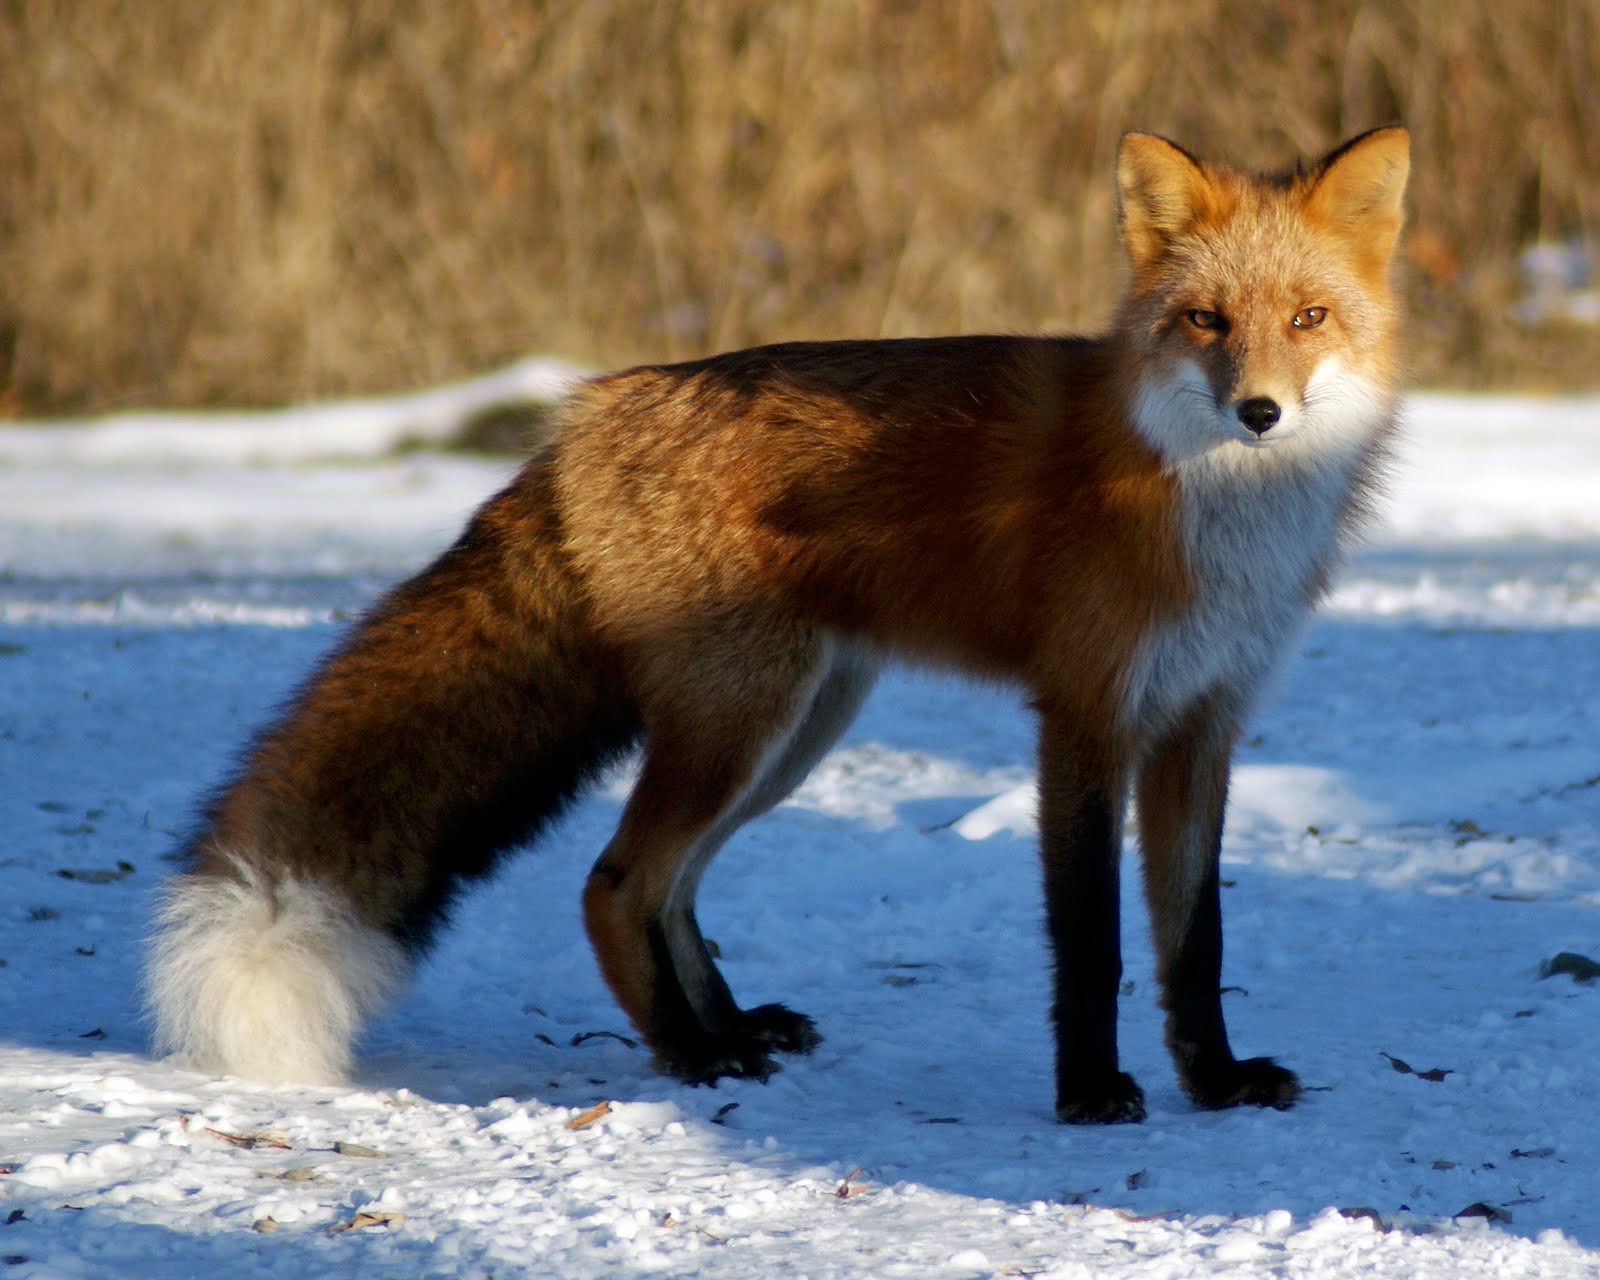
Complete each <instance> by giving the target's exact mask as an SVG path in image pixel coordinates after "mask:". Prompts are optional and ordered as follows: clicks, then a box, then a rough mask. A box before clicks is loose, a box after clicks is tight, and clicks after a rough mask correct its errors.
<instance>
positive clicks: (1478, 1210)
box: [1450, 1200, 1511, 1222]
mask: <svg viewBox="0 0 1600 1280" xmlns="http://www.w3.org/2000/svg"><path fill="white" fill-rule="evenodd" d="M1450 1216H1451V1217H1453V1218H1486V1219H1488V1221H1490V1222H1510V1221H1511V1210H1510V1209H1502V1208H1501V1207H1500V1206H1499V1205H1497V1204H1489V1203H1488V1202H1487V1201H1484V1200H1479V1201H1477V1202H1475V1203H1473V1204H1469V1205H1468V1206H1467V1207H1466V1208H1465V1209H1463V1210H1461V1211H1460V1212H1459V1213H1454V1214H1451V1215H1450Z"/></svg>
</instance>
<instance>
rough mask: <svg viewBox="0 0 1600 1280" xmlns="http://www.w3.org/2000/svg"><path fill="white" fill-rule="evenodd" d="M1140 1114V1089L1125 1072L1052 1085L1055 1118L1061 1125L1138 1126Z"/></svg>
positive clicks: (1141, 1097)
mask: <svg viewBox="0 0 1600 1280" xmlns="http://www.w3.org/2000/svg"><path fill="white" fill-rule="evenodd" d="M1144 1115H1145V1111H1144V1090H1142V1089H1141V1088H1139V1086H1138V1084H1136V1083H1135V1082H1134V1079H1133V1077H1132V1076H1130V1075H1127V1074H1126V1073H1125V1072H1121V1071H1112V1072H1108V1073H1106V1074H1104V1075H1096V1076H1086V1077H1082V1078H1078V1079H1073V1080H1070V1081H1065V1082H1062V1083H1060V1084H1058V1085H1057V1086H1056V1119H1057V1120H1060V1121H1061V1122H1062V1123H1063V1124H1138V1123H1139V1122H1140V1121H1141V1120H1143V1119H1144Z"/></svg>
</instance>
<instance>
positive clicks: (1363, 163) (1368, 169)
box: [1305, 125, 1411, 275]
mask: <svg viewBox="0 0 1600 1280" xmlns="http://www.w3.org/2000/svg"><path fill="white" fill-rule="evenodd" d="M1410 172H1411V135H1410V134H1408V133H1407V132H1406V131H1405V130H1404V129H1402V128H1400V127H1399V126H1398V125H1390V126H1388V127H1386V128H1383V129H1374V130H1372V131H1371V132H1370V133H1363V134H1361V135H1360V136H1359V137H1355V138H1352V139H1350V141H1349V142H1347V143H1345V144H1344V145H1343V146H1342V147H1339V148H1338V149H1337V150H1335V151H1332V152H1330V153H1329V154H1328V155H1327V156H1325V157H1324V158H1323V160H1322V161H1321V163H1319V164H1318V165H1317V167H1316V168H1315V169H1313V170H1312V173H1311V185H1310V189H1309V191H1308V192H1307V194H1306V205H1305V207H1306V212H1307V214H1308V215H1309V216H1311V217H1313V218H1316V219H1317V220H1319V221H1320V222H1322V223H1323V224H1324V225H1326V226H1327V227H1328V229H1329V230H1331V231H1333V232H1335V233H1336V234H1338V235H1340V236H1341V237H1342V238H1343V239H1344V240H1345V241H1346V242H1347V243H1348V244H1349V245H1350V247H1351V249H1352V250H1353V251H1354V252H1355V254H1356V256H1357V258H1358V260H1359V261H1360V263H1361V266H1362V267H1363V268H1364V269H1365V270H1366V271H1367V272H1369V273H1370V274H1373V275H1382V274H1383V272H1384V270H1385V269H1386V268H1387V267H1388V265H1389V259H1390V257H1391V256H1392V255H1393V254H1394V246H1395V241H1396V240H1397V239H1399V237H1400V228H1401V226H1402V224H1403V223H1404V222H1405V195H1406V178H1407V176H1408V175H1409V174H1410Z"/></svg>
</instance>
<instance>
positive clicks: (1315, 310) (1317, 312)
mask: <svg viewBox="0 0 1600 1280" xmlns="http://www.w3.org/2000/svg"><path fill="white" fill-rule="evenodd" d="M1327 318H1328V308H1327V307H1303V308H1301V309H1300V310H1299V311H1296V312H1295V313H1294V327H1295V328H1296V329H1315V328H1316V327H1317V326H1318V325H1319V324H1321V323H1322V322H1323V321H1324V320H1326V319H1327Z"/></svg>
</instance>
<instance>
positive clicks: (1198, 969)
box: [1162, 858, 1300, 1108]
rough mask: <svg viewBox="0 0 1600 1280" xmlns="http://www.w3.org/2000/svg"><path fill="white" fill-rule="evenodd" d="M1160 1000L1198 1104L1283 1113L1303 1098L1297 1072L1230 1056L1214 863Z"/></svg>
mask: <svg viewBox="0 0 1600 1280" xmlns="http://www.w3.org/2000/svg"><path fill="white" fill-rule="evenodd" d="M1162 977H1163V981H1162V987H1163V992H1162V998H1163V1003H1164V1004H1165V1005H1166V1009H1167V1048H1168V1049H1169V1050H1170V1051H1171V1053H1172V1059H1173V1062H1174V1064H1175V1065H1176V1067H1177V1070H1178V1077H1179V1079H1180V1081H1181V1082H1182V1084H1183V1087H1184V1090H1185V1092H1187V1093H1188V1095H1189V1096H1190V1098H1192V1099H1193V1100H1194V1101H1195V1102H1196V1103H1197V1104H1199V1105H1200V1106H1203V1107H1231V1106H1236V1105H1238V1104H1241V1103H1250V1104H1254V1105H1256V1106H1270V1107H1278V1108H1284V1107H1287V1106H1289V1105H1290V1104H1291V1103H1292V1102H1293V1101H1294V1100H1295V1098H1296V1097H1298V1096H1299V1093H1300V1084H1299V1081H1298V1080H1297V1079H1296V1078H1295V1076H1294V1073H1293V1072H1291V1071H1289V1070H1287V1069H1285V1068H1283V1067H1280V1066H1278V1065H1277V1064H1276V1063H1274V1062H1273V1061H1272V1060H1271V1059H1270V1058H1247V1059H1245V1060H1243V1061H1240V1060H1239V1059H1237V1058H1235V1057H1234V1056H1233V1049H1232V1048H1231V1047H1230V1046H1229V1044H1228V1031H1227V1025H1226V1023H1225V1022H1224V1020H1223V1016H1222V901H1221V893H1220V886H1219V882H1218V878H1217V864H1216V860H1215V858H1213V859H1212V860H1211V862H1210V865H1209V866H1208V868H1207V870H1206V873H1205V877H1204V879H1203V881H1202V883H1201V885H1200V886H1199V894H1198V896H1197V899H1196V901H1195V904H1194V909H1193V911H1192V913H1191V915H1190V918H1189V922H1188V928H1187V929H1186V930H1185V932H1184V935H1183V938H1182V940H1181V942H1179V944H1178V946H1177V947H1176V949H1175V950H1174V952H1173V953H1172V954H1171V955H1170V956H1169V957H1168V958H1167V960H1166V963H1165V966H1164V972H1163V975H1162Z"/></svg>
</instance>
